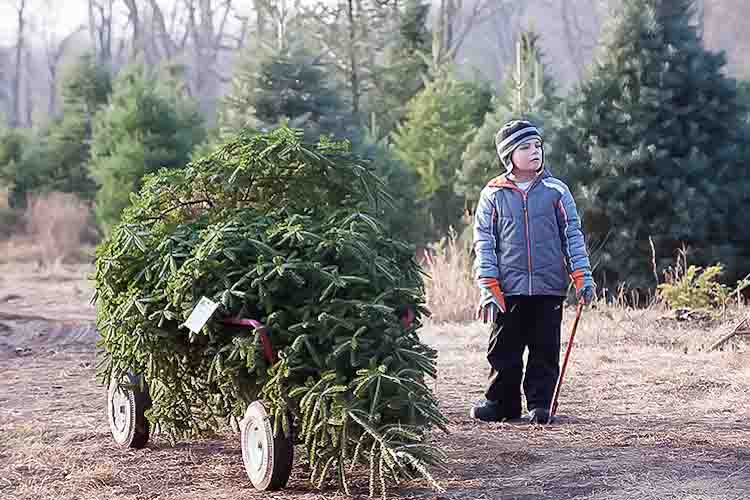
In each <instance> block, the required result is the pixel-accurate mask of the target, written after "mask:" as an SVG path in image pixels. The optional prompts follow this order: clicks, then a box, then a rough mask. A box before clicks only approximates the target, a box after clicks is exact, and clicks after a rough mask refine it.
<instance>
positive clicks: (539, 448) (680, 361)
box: [0, 253, 750, 500]
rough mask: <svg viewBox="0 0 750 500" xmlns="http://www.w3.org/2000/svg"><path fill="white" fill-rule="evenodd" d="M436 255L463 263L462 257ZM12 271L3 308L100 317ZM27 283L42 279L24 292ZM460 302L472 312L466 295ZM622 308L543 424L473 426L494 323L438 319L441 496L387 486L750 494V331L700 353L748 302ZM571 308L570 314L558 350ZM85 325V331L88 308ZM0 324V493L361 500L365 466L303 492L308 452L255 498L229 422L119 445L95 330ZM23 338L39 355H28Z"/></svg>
mask: <svg viewBox="0 0 750 500" xmlns="http://www.w3.org/2000/svg"><path fill="white" fill-rule="evenodd" d="M448 255H452V257H450V258H449V257H448ZM436 258H437V259H440V258H441V257H440V256H439V255H438V256H436ZM435 262H445V263H451V265H453V266H455V267H453V268H452V269H465V267H464V266H463V265H460V264H457V262H460V260H459V259H458V258H457V257H455V254H450V253H446V256H445V258H444V260H443V261H440V260H437V261H435V260H433V265H434V264H435ZM8 269H9V268H8V267H5V268H1V267H0V297H2V296H3V295H5V296H9V295H11V294H14V293H16V292H17V291H20V292H18V293H16V295H20V296H22V298H15V299H12V300H9V301H8V302H6V303H5V304H3V303H2V300H0V314H1V313H2V310H1V309H2V308H3V306H7V307H8V310H10V311H13V312H18V311H22V310H25V309H28V310H30V311H33V310H37V311H39V310H43V309H54V308H58V311H59V313H58V314H57V316H59V318H61V319H62V318H71V317H72V316H70V312H69V311H71V310H72V308H73V307H75V303H76V302H78V306H77V307H78V309H79V310H80V311H89V312H88V313H87V314H91V307H90V306H88V305H86V303H85V301H86V300H87V299H88V297H86V296H85V295H83V294H81V293H80V292H81V290H80V287H81V285H80V283H78V284H76V282H75V281H64V280H62V281H61V280H58V279H57V278H54V279H53V278H50V279H46V278H44V279H43V278H42V277H41V276H40V275H38V274H34V273H33V272H32V270H28V271H27V272H24V273H20V270H19V269H16V271H18V272H19V274H15V275H14V274H12V272H10V271H9V270H8ZM438 269H439V270H444V269H446V267H439V268H438ZM448 269H451V267H448ZM80 272H81V273H82V272H83V269H81V271H80ZM71 273H72V271H71ZM443 276H444V275H443V274H441V275H440V277H443ZM454 276H459V277H460V276H461V273H459V272H457V273H456V274H454ZM463 276H464V278H465V280H466V281H464V283H469V284H471V280H470V278H467V277H466V274H463ZM34 283H35V284H34ZM439 283H441V285H440V287H438V286H435V287H434V288H433V292H432V293H433V295H432V296H431V300H433V301H437V302H433V303H438V304H446V306H445V307H448V305H449V304H450V303H451V300H447V299H446V300H445V301H444V302H439V301H438V299H440V297H439V296H436V295H435V290H443V291H444V292H443V293H444V294H448V297H451V299H452V298H453V297H454V296H455V294H456V293H459V292H457V286H466V285H460V284H459V285H456V283H458V282H456V283H454V286H453V287H451V286H450V281H449V280H448V281H447V282H442V281H441V282H439ZM31 284H34V285H33V286H34V287H35V288H29V289H26V288H25V287H26V286H31ZM74 285H75V287H76V288H74ZM35 300H39V301H42V302H38V303H35ZM462 301H463V302H465V303H470V304H472V305H473V302H472V301H471V298H470V297H469V298H465V299H462ZM66 303H69V305H65V304H66ZM627 303H632V302H631V301H629V300H625V299H624V297H621V298H620V300H619V301H615V302H614V303H609V304H607V303H605V302H603V301H600V302H597V303H596V304H595V305H594V306H593V307H591V308H587V309H585V310H584V313H583V316H582V318H581V322H580V325H579V329H578V333H577V335H576V340H575V345H574V346H573V349H572V354H571V358H570V363H569V365H568V371H567V375H566V379H565V383H564V385H563V388H562V392H561V396H560V406H559V413H558V416H559V423H557V424H555V425H552V426H549V427H541V426H531V425H527V424H505V423H498V424H483V423H478V422H475V421H472V420H471V419H470V418H469V416H468V411H469V408H470V406H471V404H472V403H473V402H474V401H476V400H478V399H481V397H482V394H483V392H484V388H485V384H486V381H487V375H488V364H487V361H486V349H487V336H488V331H487V326H486V325H483V324H481V323H479V322H475V321H468V322H462V323H459V322H456V321H446V320H445V318H451V316H450V314H443V315H441V316H438V315H436V319H438V320H439V321H431V322H430V323H429V324H427V325H426V326H425V327H424V328H423V329H422V330H421V331H420V336H421V337H422V339H423V340H424V341H425V342H427V343H428V344H430V345H432V346H433V347H435V348H436V349H437V350H438V352H439V366H438V369H439V371H438V374H439V375H438V379H437V380H435V381H433V382H431V384H432V387H433V388H434V390H435V392H436V394H437V397H438V399H439V401H440V406H441V410H442V411H443V413H444V414H445V415H446V416H447V417H448V419H449V422H450V423H449V430H450V434H443V433H440V432H435V433H434V434H433V435H432V437H431V439H432V440H433V442H434V443H435V444H436V445H437V446H439V447H440V448H441V449H442V450H444V451H445V452H446V453H447V454H448V461H447V464H446V466H447V468H446V470H436V471H434V472H435V474H436V476H437V478H438V480H439V482H440V483H441V485H442V486H443V487H444V488H445V489H446V492H445V493H436V492H435V491H434V490H431V489H430V488H429V486H428V485H427V484H425V483H424V482H420V481H415V482H407V483H404V484H402V485H401V486H400V487H398V488H395V489H393V490H392V492H391V498H394V499H400V500H407V499H425V500H426V499H429V500H447V499H452V500H479V499H484V500H489V499H498V500H506V499H507V500H511V499H519V498H523V499H525V500H542V499H562V498H575V499H580V500H630V499H641V498H649V499H675V500H677V499H680V500H682V499H696V500H697V499H710V500H740V499H745V498H748V496H750V405H748V400H747V394H749V393H750V362H749V360H750V338H747V337H737V338H734V339H732V340H730V341H729V343H728V344H727V345H726V346H725V348H724V349H723V350H722V351H717V352H708V351H707V350H706V346H708V345H710V344H711V343H712V342H713V341H714V340H716V338H717V337H718V336H720V335H721V333H720V330H721V329H722V328H723V327H725V326H726V325H727V324H731V323H732V321H733V320H734V319H736V318H738V317H740V316H741V315H744V314H748V313H750V308H748V307H745V306H738V305H734V306H732V307H730V308H729V309H727V311H726V312H725V314H724V316H723V317H721V318H719V319H711V320H706V321H680V320H677V319H675V318H674V316H673V315H672V314H671V313H670V311H669V310H667V309H666V308H664V307H663V306H662V305H660V304H658V303H657V304H653V305H651V306H650V307H648V308H645V309H634V308H632V307H629V306H627V305H626V304H627ZM64 305H65V306H64ZM68 307H69V308H71V309H66V308H68ZM63 310H65V311H68V312H63ZM451 311H455V310H454V309H451V308H450V307H449V308H448V309H447V312H448V313H451V314H455V315H454V316H452V317H453V318H459V317H460V315H459V313H456V312H451ZM464 314H465V313H464ZM573 316H574V310H573V309H572V308H566V311H565V314H564V322H563V349H565V347H567V345H566V342H567V339H568V336H569V334H570V328H571V325H572V320H573ZM78 321H81V322H84V323H85V324H86V325H90V324H91V323H90V322H91V317H90V316H89V318H88V319H86V318H85V317H81V319H79V320H78ZM2 326H5V328H6V329H7V331H4V330H3V329H2V328H0V498H3V499H4V498H14V499H15V498H20V499H38V500H53V499H55V500H57V499H71V500H72V499H76V500H95V499H100V498H101V499H103V498H128V499H137V498H144V499H145V498H160V499H168V500H171V499H175V500H176V499H180V500H183V499H184V500H202V499H204V498H214V499H227V500H253V499H256V500H261V499H263V500H266V499H279V500H281V499H283V500H343V499H358V500H362V499H364V498H367V497H366V495H367V487H366V484H367V480H368V478H367V474H366V473H365V472H357V473H356V474H354V477H352V480H353V483H354V495H353V496H352V497H347V496H345V495H343V494H341V493H339V492H338V491H336V490H335V485H329V486H327V487H325V488H324V489H323V490H317V489H315V488H312V487H311V486H309V484H308V483H307V476H308V474H309V468H308V466H307V463H306V460H305V458H304V457H302V456H301V454H300V451H301V450H300V448H298V449H297V453H298V455H297V456H296V458H295V466H294V470H293V473H292V478H291V480H290V483H289V485H288V488H287V489H285V490H282V491H281V492H275V493H260V492H256V491H255V490H253V489H252V487H251V486H250V484H249V481H248V480H247V478H246V476H245V472H244V470H243V466H242V458H241V452H240V445H239V439H238V436H237V434H236V433H235V432H233V431H232V430H231V429H229V428H227V429H224V430H223V431H222V432H221V433H220V435H219V436H217V437H215V438H212V439H205V440H192V441H182V442H178V443H177V444H176V445H172V444H170V443H169V441H168V440H167V439H166V438H165V437H163V436H158V435H157V436H154V438H153V439H152V440H151V441H150V443H149V445H148V446H147V447H146V448H145V449H143V450H123V449H120V448H117V447H116V446H115V445H114V443H113V441H112V439H111V437H110V435H109V431H108V428H107V422H106V412H105V411H104V407H105V392H106V391H105V390H104V388H102V387H100V386H98V385H97V384H96V383H95V380H94V370H95V369H94V367H95V365H96V361H97V354H96V351H95V347H94V341H95V339H96V336H95V332H93V331H92V330H91V329H90V327H89V328H88V329H87V330H86V329H85V328H83V329H82V327H80V326H79V327H75V326H70V325H68V326H65V327H63V326H59V325H58V323H56V322H50V323H47V324H45V323H43V322H39V321H35V322H31V321H28V322H5V321H3V320H2V317H1V316H0V327H2ZM73 340H74V341H73ZM17 346H23V347H30V349H31V351H30V353H26V351H24V353H23V355H19V354H17V353H16V352H15V347H17Z"/></svg>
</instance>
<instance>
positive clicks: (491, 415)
mask: <svg viewBox="0 0 750 500" xmlns="http://www.w3.org/2000/svg"><path fill="white" fill-rule="evenodd" d="M499 410H500V405H499V404H498V403H497V401H490V400H488V399H485V400H484V401H482V402H481V403H477V404H475V405H474V406H472V407H471V411H470V412H469V415H471V418H474V419H476V420H481V421H482V422H498V421H499V420H500V413H499Z"/></svg>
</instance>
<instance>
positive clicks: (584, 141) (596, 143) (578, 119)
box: [557, 0, 748, 288]
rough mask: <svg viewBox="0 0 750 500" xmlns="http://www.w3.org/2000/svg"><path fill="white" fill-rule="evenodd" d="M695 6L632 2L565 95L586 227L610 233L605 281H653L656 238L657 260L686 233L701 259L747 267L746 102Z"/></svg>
mask: <svg viewBox="0 0 750 500" xmlns="http://www.w3.org/2000/svg"><path fill="white" fill-rule="evenodd" d="M691 14H692V2H691V1H690V0H629V1H627V2H625V4H624V5H623V7H622V8H621V9H620V11H619V12H618V13H617V14H616V15H615V16H614V17H613V18H612V20H611V22H610V23H609V25H608V28H607V29H606V31H605V38H604V41H603V43H602V45H601V50H600V51H599V54H598V57H597V59H596V63H595V65H594V68H593V71H592V74H591V76H590V78H589V79H588V80H587V81H585V82H584V83H583V84H582V85H581V86H580V88H579V89H578V90H577V91H576V92H575V93H574V94H573V96H572V98H571V99H570V101H569V102H568V103H567V108H568V109H569V110H570V113H569V116H568V117H567V118H566V119H565V121H564V123H563V124H562V127H561V128H560V140H559V141H558V145H557V148H558V151H560V152H564V153H565V154H564V156H563V155H561V157H562V160H563V161H564V162H565V164H566V165H565V166H566V168H565V172H566V177H567V180H568V182H569V184H570V185H571V186H572V187H575V188H576V190H577V193H578V196H577V200H578V202H579V205H581V209H582V210H581V211H582V213H583V220H584V223H585V229H586V232H587V233H588V235H589V237H590V238H591V239H593V240H599V241H606V243H605V244H604V245H603V248H602V251H601V253H600V255H598V256H596V258H595V259H594V262H595V263H596V262H597V261H598V274H599V281H602V282H604V283H610V284H614V283H616V282H627V283H628V284H630V285H632V286H636V287H649V288H650V287H653V286H654V285H655V283H654V281H655V280H654V269H653V266H652V265H651V253H652V252H651V245H650V241H649V239H650V238H651V239H652V240H653V244H654V248H655V251H656V265H657V267H658V268H659V269H664V268H665V267H666V266H667V265H669V264H670V263H672V262H673V256H674V252H675V250H676V249H677V248H679V247H680V246H681V245H683V244H685V245H687V246H688V248H689V249H690V250H692V257H693V259H694V262H695V263H696V264H699V265H700V264H703V265H705V264H708V263H713V262H716V261H722V262H724V263H726V264H727V267H728V268H729V269H728V270H729V276H733V277H736V274H737V272H738V270H739V269H740V268H742V267H744V269H745V270H747V267H746V266H747V263H744V264H743V263H742V260H743V257H742V253H743V252H744V250H743V248H742V246H743V243H744V242H743V241H742V240H743V239H744V236H743V234H746V229H744V228H745V227H746V226H745V225H744V223H743V224H742V225H740V223H739V222H738V221H737V218H736V215H735V214H734V213H733V212H737V211H739V209H740V207H742V206H743V205H742V203H744V200H745V198H747V196H748V195H747V194H745V193H747V192H748V189H747V181H746V179H747V177H748V176H747V173H748V170H747V166H746V164H745V163H743V162H744V159H743V158H742V157H741V154H740V153H741V148H739V147H738V145H741V144H743V142H744V143H746V142H745V141H746V139H745V138H744V137H743V135H744V133H745V130H744V124H743V123H742V122H743V117H744V116H746V111H745V110H743V109H742V108H743V107H742V106H741V105H740V103H739V102H738V99H737V87H736V84H735V82H734V81H733V80H730V79H728V78H726V77H725V76H724V75H723V74H722V68H723V67H724V65H725V57H724V55H723V54H714V53H711V52H708V51H707V50H706V49H705V48H704V47H703V45H702V43H701V39H700V37H699V36H698V34H697V33H696V30H695V27H694V26H693V25H691V22H690V21H691ZM744 245H745V246H747V244H746V243H744Z"/></svg>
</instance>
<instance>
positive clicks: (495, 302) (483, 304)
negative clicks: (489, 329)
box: [476, 278, 506, 323]
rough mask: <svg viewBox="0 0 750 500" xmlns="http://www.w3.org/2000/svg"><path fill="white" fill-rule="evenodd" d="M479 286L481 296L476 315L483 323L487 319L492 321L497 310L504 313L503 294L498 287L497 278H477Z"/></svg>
mask: <svg viewBox="0 0 750 500" xmlns="http://www.w3.org/2000/svg"><path fill="white" fill-rule="evenodd" d="M479 287H480V288H481V289H482V298H481V300H480V302H479V307H477V313H476V317H477V319H481V320H482V321H484V322H485V323H487V321H488V320H490V321H492V322H493V323H494V321H495V315H496V313H497V311H496V310H495V309H497V310H499V312H501V313H505V310H506V309H505V295H503V291H502V290H501V289H500V282H499V281H498V280H497V278H479Z"/></svg>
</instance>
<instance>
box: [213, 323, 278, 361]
mask: <svg viewBox="0 0 750 500" xmlns="http://www.w3.org/2000/svg"><path fill="white" fill-rule="evenodd" d="M222 323H225V324H227V325H240V326H252V327H253V328H255V331H257V332H258V336H259V337H260V343H261V344H262V345H263V354H264V355H265V356H266V360H268V362H269V363H271V364H274V363H276V354H275V353H274V352H273V346H272V345H271V339H270V338H268V328H266V326H265V325H264V324H263V323H261V322H260V321H255V320H254V319H248V318H226V319H224V320H222Z"/></svg>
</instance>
